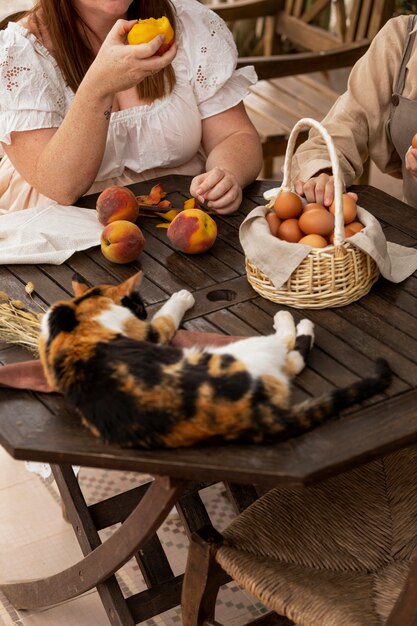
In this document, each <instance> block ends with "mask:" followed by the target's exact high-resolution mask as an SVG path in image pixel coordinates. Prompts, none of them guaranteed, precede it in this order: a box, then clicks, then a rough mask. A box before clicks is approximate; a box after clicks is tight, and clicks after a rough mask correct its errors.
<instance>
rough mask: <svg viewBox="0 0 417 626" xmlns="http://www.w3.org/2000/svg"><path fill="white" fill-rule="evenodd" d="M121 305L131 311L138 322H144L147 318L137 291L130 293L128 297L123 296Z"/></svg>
mask: <svg viewBox="0 0 417 626" xmlns="http://www.w3.org/2000/svg"><path fill="white" fill-rule="evenodd" d="M121 305H122V306H124V307H126V308H127V309H129V311H132V313H133V315H135V316H136V317H137V318H138V319H140V320H146V318H147V317H148V314H147V312H146V309H145V305H144V303H143V300H142V298H141V297H140V295H139V294H138V292H137V291H132V293H131V294H130V295H129V296H124V297H123V298H122V300H121Z"/></svg>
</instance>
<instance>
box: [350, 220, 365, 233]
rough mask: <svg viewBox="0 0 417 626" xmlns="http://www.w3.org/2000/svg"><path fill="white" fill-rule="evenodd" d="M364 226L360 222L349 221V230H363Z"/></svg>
mask: <svg viewBox="0 0 417 626" xmlns="http://www.w3.org/2000/svg"><path fill="white" fill-rule="evenodd" d="M364 228H365V226H364V225H363V224H361V222H351V223H350V224H349V230H353V232H354V233H358V232H359V231H360V230H363V229H364Z"/></svg>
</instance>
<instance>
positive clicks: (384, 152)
mask: <svg viewBox="0 0 417 626" xmlns="http://www.w3.org/2000/svg"><path fill="white" fill-rule="evenodd" d="M416 31H417V16H416V15H401V16H399V17H395V18H392V19H391V20H389V21H388V22H387V24H386V25H385V26H384V27H383V28H382V29H381V30H380V32H379V33H378V34H377V35H376V37H375V39H374V40H373V42H372V44H371V46H370V48H369V50H368V51H367V53H366V54H365V55H364V56H363V57H362V58H361V59H360V60H359V61H357V63H356V64H355V66H354V67H353V69H352V71H351V73H350V76H349V81H348V88H347V91H346V92H345V93H344V94H343V95H341V96H340V97H339V98H338V100H337V101H336V102H335V104H334V105H333V107H332V108H331V109H330V111H329V113H328V114H327V116H326V117H325V118H324V120H323V121H322V123H323V125H324V126H325V128H326V129H327V131H328V132H329V134H330V135H331V137H332V139H333V141H334V144H335V147H336V150H337V154H338V157H339V162H340V166H341V170H342V174H343V178H344V184H345V186H346V187H349V185H351V184H352V183H353V181H354V180H355V178H357V177H358V176H360V175H361V173H362V171H363V164H364V162H365V161H366V160H367V159H368V157H370V158H371V159H372V160H373V161H374V163H375V164H376V165H377V166H378V167H379V169H380V170H381V171H382V172H385V173H387V174H390V175H392V176H395V177H397V178H402V179H403V194H404V200H405V202H407V203H408V204H410V205H412V206H415V207H416V208H417V149H414V148H412V147H411V141H412V138H413V135H414V134H415V133H417V39H416V36H415V35H416ZM293 174H294V179H295V189H296V191H297V193H299V194H300V195H305V196H306V198H307V200H308V201H309V202H319V203H321V204H324V205H325V206H329V205H330V204H331V202H332V201H333V196H334V188H333V177H332V175H331V163H330V158H329V154H328V151H327V148H326V145H325V143H324V140H323V138H322V137H321V135H319V134H318V132H317V131H316V130H315V129H312V130H311V131H310V134H309V138H308V140H307V141H306V142H304V143H303V144H301V146H300V147H299V148H298V150H297V151H296V153H295V155H294V157H293Z"/></svg>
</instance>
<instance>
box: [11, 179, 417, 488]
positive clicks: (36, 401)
mask: <svg viewBox="0 0 417 626" xmlns="http://www.w3.org/2000/svg"><path fill="white" fill-rule="evenodd" d="M155 182H162V184H163V186H164V189H165V190H166V191H167V192H168V194H169V195H168V199H170V200H171V202H172V203H173V205H174V207H175V206H178V207H179V208H181V207H182V203H183V200H184V199H185V198H186V197H189V183H190V178H188V177H183V176H169V177H164V178H160V179H158V181H148V182H146V183H140V184H136V185H131V188H132V189H133V190H134V192H135V193H136V194H138V195H139V194H147V193H149V191H150V188H151V186H152V185H153V184H155ZM272 186H274V184H273V183H272V182H271V181H257V182H255V183H254V184H252V185H250V186H249V187H248V188H246V190H245V198H244V201H243V204H242V207H241V210H240V211H239V212H238V213H236V214H235V215H232V216H225V217H220V216H218V217H216V221H217V224H218V233H219V234H218V238H217V240H216V242H215V244H214V246H213V247H212V249H211V250H210V251H209V252H207V253H205V254H201V255H185V254H181V253H179V252H176V251H175V250H174V249H173V247H172V246H171V244H170V242H169V240H168V238H167V235H166V230H164V229H159V228H156V224H157V223H158V220H155V219H154V218H147V217H139V221H138V224H139V226H140V227H141V228H142V230H143V232H144V234H145V237H146V246H145V250H144V252H143V254H142V255H141V257H140V259H139V260H138V262H135V263H132V264H128V265H116V264H112V263H110V262H108V261H107V260H106V259H105V258H104V256H103V255H102V253H101V251H100V249H99V247H97V248H93V249H91V250H87V251H85V252H79V253H76V254H75V255H73V256H72V257H71V258H70V259H69V260H68V261H67V262H66V263H64V264H62V265H59V266H55V265H37V266H34V265H11V266H8V267H5V266H2V267H0V281H1V283H0V284H1V289H2V290H3V291H6V292H7V293H8V294H9V295H10V296H12V297H15V298H19V299H21V300H23V301H24V302H25V303H26V304H27V306H28V307H29V308H31V309H33V308H34V303H33V302H32V300H31V299H30V298H29V297H28V296H27V294H26V293H25V290H24V287H25V284H26V283H27V282H28V281H32V282H33V284H34V285H35V290H36V291H35V293H34V300H35V302H36V303H39V304H41V305H42V306H45V304H49V303H51V302H53V301H55V300H57V299H61V298H65V297H67V296H68V295H69V294H71V288H70V284H71V276H72V274H73V273H74V271H77V272H79V273H80V274H82V275H83V276H84V277H85V278H86V279H87V280H88V281H90V282H91V283H93V284H95V283H99V282H114V283H116V282H117V281H119V280H120V279H122V278H126V277H128V276H130V275H131V274H132V273H133V271H135V270H136V269H138V268H141V269H143V270H144V273H145V279H144V281H143V283H142V289H141V293H142V295H143V298H144V300H145V302H146V303H147V305H148V307H149V310H150V312H152V311H156V310H157V308H158V307H159V306H160V305H161V304H162V303H163V302H164V300H166V299H167V298H168V297H169V295H170V294H172V293H173V292H174V291H177V290H178V289H182V288H186V289H189V290H190V291H192V292H193V293H194V295H195V298H196V304H195V306H194V308H193V309H191V310H190V311H189V312H188V313H187V315H186V318H185V322H184V324H183V327H184V328H186V329H190V330H201V331H210V332H219V333H224V334H233V335H235V334H238V335H248V336H250V335H256V334H267V333H270V332H272V317H273V315H274V313H275V312H276V311H277V310H278V309H279V308H280V305H278V304H275V303H273V302H270V301H268V300H265V299H263V298H262V297H260V296H259V295H258V294H257V293H256V292H255V291H253V289H252V288H251V286H250V285H249V283H248V282H247V280H246V275H245V268H244V254H243V251H242V248H241V246H240V243H239V225H240V224H241V222H242V219H243V217H244V215H246V214H247V213H248V212H249V211H250V210H251V209H252V208H253V207H255V206H256V205H258V204H264V203H265V202H264V200H263V197H262V193H263V192H264V191H266V190H267V189H270V188H271V187H272ZM353 189H354V190H355V191H356V192H357V193H358V195H359V202H360V204H361V206H363V207H365V208H366V209H368V210H369V211H370V212H372V213H373V214H374V215H375V216H376V217H377V218H378V219H379V220H380V222H381V224H382V227H383V229H384V231H385V233H386V236H387V239H388V240H389V241H393V242H396V243H399V244H402V245H405V246H413V247H416V246H417V210H416V209H413V208H411V207H409V206H407V205H406V204H404V203H402V202H400V201H399V200H396V199H394V198H392V197H391V196H389V195H387V194H385V193H383V192H381V191H379V190H377V189H375V188H372V187H368V186H357V187H355V188H353ZM96 197H97V196H89V197H85V198H83V200H82V202H80V206H85V207H88V208H94V207H95V201H96ZM281 308H285V307H281ZM291 312H292V313H293V314H294V317H295V318H296V320H299V319H300V318H301V317H308V318H310V319H312V320H313V322H314V323H315V327H316V343H315V347H314V349H313V350H312V352H311V354H310V356H309V361H308V367H307V368H306V369H305V370H304V371H303V372H302V374H301V375H300V376H299V377H298V378H297V380H296V382H295V386H294V393H293V396H294V400H301V399H303V398H306V397H309V396H311V395H319V394H320V393H322V392H324V391H326V390H328V389H330V388H332V387H334V386H344V385H346V384H349V383H350V382H352V381H354V380H355V379H358V378H360V377H362V376H363V375H366V374H368V373H370V372H372V371H373V369H374V361H375V359H376V358H377V357H379V356H382V357H385V358H386V359H387V360H388V361H389V363H390V365H391V367H392V369H393V371H394V380H393V383H392V385H391V387H390V388H389V389H388V391H387V393H386V394H385V395H380V396H378V397H375V398H373V399H372V400H370V401H368V402H367V403H366V405H365V406H362V407H355V408H354V409H351V410H350V411H349V412H347V413H346V414H344V415H343V417H342V418H341V419H340V420H337V421H335V422H332V423H328V424H326V425H324V426H322V427H320V428H318V429H316V430H315V431H312V432H310V433H308V434H306V435H304V436H301V437H298V438H294V439H291V440H289V441H287V442H284V443H281V444H277V445H273V446H255V445H239V444H236V445H235V444H233V445H227V446H206V447H204V448H193V449H188V450H184V449H183V450H173V451H150V452H147V451H146V452H144V451H136V450H121V449H117V448H115V447H111V446H104V445H102V444H101V443H100V442H99V441H96V440H95V439H94V438H93V437H91V435H90V433H89V432H88V431H87V430H86V429H84V428H83V427H82V426H81V425H80V423H79V419H78V417H77V416H76V415H75V414H74V412H73V411H72V410H71V409H69V408H68V406H67V405H66V404H65V402H64V401H63V400H62V398H61V397H60V396H58V395H56V394H51V395H48V394H37V393H33V392H29V391H18V390H11V389H10V390H9V389H1V390H0V443H1V444H2V445H3V446H4V447H5V448H6V449H7V450H8V451H9V453H10V454H11V455H12V456H14V457H15V458H16V459H27V460H37V461H45V462H51V463H56V464H65V463H72V464H80V465H85V466H97V467H107V468H113V469H128V470H136V471H141V472H146V473H149V474H160V475H170V476H173V477H179V478H190V479H192V480H204V481H209V480H227V481H233V482H238V483H246V484H249V483H259V484H264V485H266V486H270V485H276V484H279V483H285V484H301V483H306V482H311V481H314V480H318V479H322V478H324V477H326V475H328V474H329V473H330V471H331V472H333V471H334V468H336V469H337V470H340V471H342V470H344V469H347V468H349V467H351V466H353V465H355V464H358V463H362V462H364V461H365V460H368V459H371V458H373V457H375V456H378V455H380V454H383V453H385V452H388V451H391V450H394V449H395V448H397V447H399V446H404V445H408V444H411V443H413V442H415V441H417V333H416V330H417V276H416V275H414V276H411V277H410V278H408V279H407V280H405V281H404V282H402V283H401V284H393V283H389V282H388V281H386V280H384V279H382V278H380V279H379V280H378V282H377V283H376V284H375V285H374V286H373V287H372V290H371V292H370V293H369V294H368V295H367V296H365V297H364V298H362V299H361V300H359V301H358V302H355V303H353V304H350V305H348V306H346V307H341V308H336V309H324V310H306V311H302V310H299V309H291ZM27 358H28V353H27V352H25V351H24V350H23V349H21V348H17V347H16V346H11V345H5V344H0V362H2V363H3V364H6V363H12V362H15V361H19V360H26V359H27ZM330 468H332V469H330Z"/></svg>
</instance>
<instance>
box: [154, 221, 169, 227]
mask: <svg viewBox="0 0 417 626" xmlns="http://www.w3.org/2000/svg"><path fill="white" fill-rule="evenodd" d="M156 227H157V228H169V224H167V223H166V222H165V223H164V224H157V225H156Z"/></svg>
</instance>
